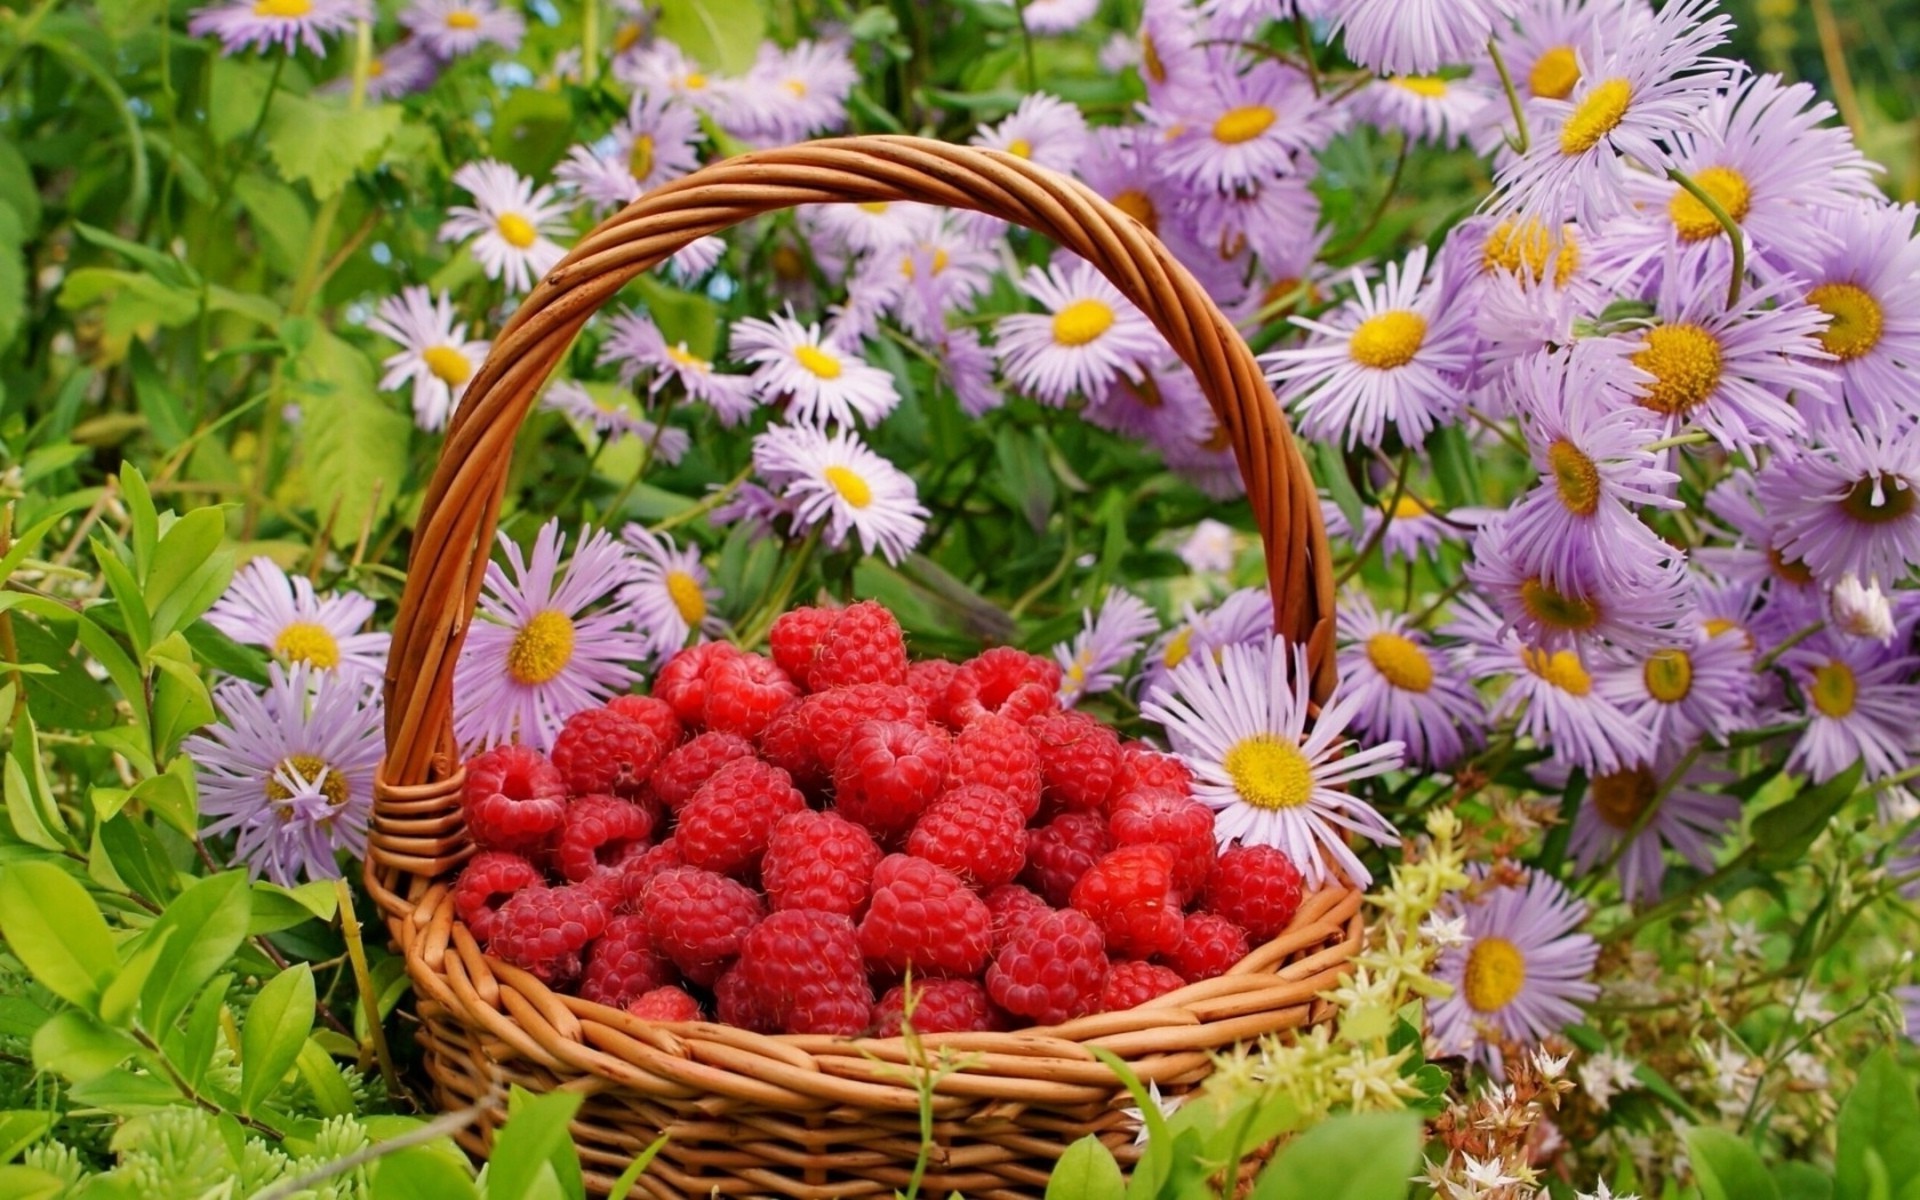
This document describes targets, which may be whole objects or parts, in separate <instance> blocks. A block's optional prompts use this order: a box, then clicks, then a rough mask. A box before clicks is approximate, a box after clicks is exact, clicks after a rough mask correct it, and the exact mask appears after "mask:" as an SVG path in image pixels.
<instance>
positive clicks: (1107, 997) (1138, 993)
mask: <svg viewBox="0 0 1920 1200" xmlns="http://www.w3.org/2000/svg"><path fill="white" fill-rule="evenodd" d="M1185 986H1187V981H1186V980H1184V979H1182V978H1180V976H1179V974H1178V973H1177V972H1175V971H1171V970H1169V969H1167V968H1166V967H1163V966H1160V965H1159V964H1158V963H1150V962H1140V961H1138V960H1134V959H1129V960H1127V961H1124V962H1117V963H1114V964H1113V966H1112V967H1110V968H1109V969H1108V970H1107V983H1106V986H1105V987H1103V988H1101V989H1100V1011H1101V1012H1119V1011H1121V1010H1122V1009H1128V1008H1139V1007H1140V1006H1141V1005H1142V1004H1145V1003H1146V1002H1147V1001H1149V1000H1154V999H1157V998H1159V997H1161V996H1164V995H1166V994H1167V993H1168V992H1171V991H1174V990H1176V989H1179V988H1183V987H1185Z"/></svg>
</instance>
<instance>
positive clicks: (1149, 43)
mask: <svg viewBox="0 0 1920 1200" xmlns="http://www.w3.org/2000/svg"><path fill="white" fill-rule="evenodd" d="M1140 69H1141V70H1142V71H1144V72H1145V73H1146V76H1147V78H1148V79H1151V80H1153V81H1154V82H1155V83H1165V82H1166V81H1167V64H1166V63H1164V62H1162V61H1161V59H1160V48H1159V47H1157V46H1155V45H1154V44H1153V39H1152V38H1151V37H1149V36H1148V35H1147V31H1146V29H1145V28H1144V27H1143V28H1142V29H1141V30H1140Z"/></svg>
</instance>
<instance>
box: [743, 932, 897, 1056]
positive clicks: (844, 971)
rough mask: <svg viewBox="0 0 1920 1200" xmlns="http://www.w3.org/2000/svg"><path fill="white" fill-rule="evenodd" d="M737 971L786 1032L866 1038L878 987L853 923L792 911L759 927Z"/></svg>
mask: <svg viewBox="0 0 1920 1200" xmlns="http://www.w3.org/2000/svg"><path fill="white" fill-rule="evenodd" d="M734 970H735V971H736V972H737V973H738V974H739V976H740V982H741V983H742V984H743V985H745V986H746V987H748V988H750V989H751V990H752V991H753V992H754V994H755V995H757V996H758V997H759V999H760V1004H761V1006H762V1007H763V1008H764V1009H765V1011H766V1015H767V1016H769V1017H771V1018H772V1020H773V1022H774V1024H776V1025H778V1026H779V1027H780V1028H781V1030H782V1031H783V1032H785V1033H828V1034H836V1035H839V1036H841V1037H851V1036H853V1035H855V1034H858V1033H862V1032H864V1031H865V1030H866V1028H867V1022H868V1021H869V1020H871V1019H872V1016H873V988H872V987H871V986H869V985H868V983H867V968H866V964H865V962H863V961H862V960H861V957H860V939H859V938H858V937H857V936H856V935H855V934H854V931H853V922H852V921H849V920H848V919H847V918H845V917H843V916H841V915H840V914H839V913H823V912H809V911H807V910H805V909H788V910H787V911H785V912H777V913H774V914H773V915H771V916H769V917H768V918H767V919H766V920H764V921H762V922H760V923H759V924H758V925H755V926H754V927H753V929H752V930H751V931H750V932H749V933H748V934H747V936H746V938H745V940H743V941H742V942H741V943H740V962H739V965H738V966H736V967H735V968H734Z"/></svg>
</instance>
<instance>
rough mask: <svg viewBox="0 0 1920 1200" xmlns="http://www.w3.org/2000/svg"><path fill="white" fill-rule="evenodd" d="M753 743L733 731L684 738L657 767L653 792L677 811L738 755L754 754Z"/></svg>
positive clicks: (654, 773)
mask: <svg viewBox="0 0 1920 1200" xmlns="http://www.w3.org/2000/svg"><path fill="white" fill-rule="evenodd" d="M752 757H753V743H752V742H749V741H748V740H747V739H745V738H743V737H740V736H738V735H737V734H731V733H716V732H713V731H711V730H709V731H708V732H706V733H703V734H700V735H699V736H697V737H695V738H693V739H691V740H690V741H687V742H684V743H682V744H681V745H679V746H676V747H674V749H673V750H672V751H671V752H670V753H669V754H668V755H667V756H666V757H665V758H663V759H661V760H660V765H659V766H657V767H655V768H654V769H653V781H652V786H653V794H654V795H655V796H658V797H659V798H660V802H661V803H662V804H665V805H666V806H667V807H668V808H670V809H672V810H673V811H675V812H679V811H680V808H681V806H682V805H684V804H686V802H687V801H689V800H691V799H693V794H694V793H695V792H697V791H699V790H700V785H701V784H703V783H705V782H706V781H707V780H709V779H712V778H713V773H714V772H715V771H718V770H719V769H720V768H721V767H724V766H726V765H727V764H728V763H730V762H732V761H733V760H734V759H736V758H752Z"/></svg>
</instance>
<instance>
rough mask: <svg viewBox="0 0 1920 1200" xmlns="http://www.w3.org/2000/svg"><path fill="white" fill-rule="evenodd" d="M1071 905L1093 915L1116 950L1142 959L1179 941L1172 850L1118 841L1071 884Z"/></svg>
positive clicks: (1182, 924) (1179, 927) (1180, 920)
mask: <svg viewBox="0 0 1920 1200" xmlns="http://www.w3.org/2000/svg"><path fill="white" fill-rule="evenodd" d="M1071 901H1072V904H1073V907H1075V908H1077V909H1079V910H1080V911H1081V912H1083V913H1086V914H1087V915H1088V916H1090V917H1092V918H1093V919H1094V921H1095V922H1096V923H1097V924H1098V925H1099V926H1100V932H1101V933H1103V934H1105V935H1106V938H1107V946H1108V947H1109V948H1110V949H1112V950H1113V952H1114V953H1116V954H1127V955H1132V956H1134V957H1137V958H1145V957H1147V956H1148V955H1150V954H1161V953H1164V952H1166V951H1168V950H1171V949H1173V948H1174V947H1175V946H1178V945H1179V944H1180V935H1181V932H1182V930H1183V928H1184V922H1183V921H1182V919H1181V916H1180V897H1179V895H1178V894H1177V893H1175V892H1174V890H1173V851H1171V850H1169V849H1167V848H1166V847H1165V846H1122V847H1121V848H1120V849H1118V850H1115V851H1113V852H1112V853H1110V854H1108V855H1106V856H1105V857H1104V858H1102V859H1101V860H1100V861H1099V862H1097V863H1095V864H1093V866H1092V867H1090V868H1088V870H1087V873H1086V874H1085V875H1082V876H1081V877H1080V882H1078V883H1076V884H1074V885H1073V894H1072V897H1071Z"/></svg>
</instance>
